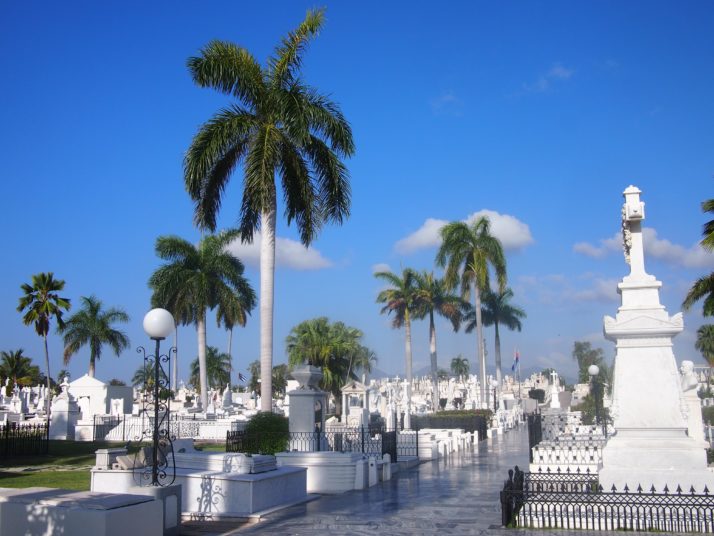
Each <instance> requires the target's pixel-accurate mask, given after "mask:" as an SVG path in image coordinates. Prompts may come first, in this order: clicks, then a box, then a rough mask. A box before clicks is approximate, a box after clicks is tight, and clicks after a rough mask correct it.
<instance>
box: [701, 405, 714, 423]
mask: <svg viewBox="0 0 714 536" xmlns="http://www.w3.org/2000/svg"><path fill="white" fill-rule="evenodd" d="M702 420H703V421H704V422H706V423H709V424H712V423H714V406H707V407H706V408H702Z"/></svg>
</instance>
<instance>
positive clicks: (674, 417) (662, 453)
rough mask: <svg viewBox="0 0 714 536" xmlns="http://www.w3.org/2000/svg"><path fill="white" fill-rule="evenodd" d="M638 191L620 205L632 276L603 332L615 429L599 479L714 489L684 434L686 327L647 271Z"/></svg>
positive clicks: (713, 477) (700, 451) (698, 451)
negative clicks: (680, 340) (680, 345)
mask: <svg viewBox="0 0 714 536" xmlns="http://www.w3.org/2000/svg"><path fill="white" fill-rule="evenodd" d="M640 193H641V192H640V190H639V189H637V188H636V187H634V186H630V187H629V188H627V189H626V190H625V192H624V196H625V204H624V206H623V207H622V228H623V242H624V247H625V259H626V261H627V262H628V263H629V264H630V274H629V275H627V276H625V277H624V278H623V279H622V282H621V283H620V284H619V285H618V292H619V293H620V295H621V298H622V305H621V306H620V307H619V309H618V311H617V316H616V317H615V318H612V317H609V316H606V317H605V318H604V333H605V337H606V338H607V339H608V340H611V341H613V342H614V343H615V345H616V354H615V364H614V385H613V390H612V406H611V414H612V416H613V419H614V427H615V430H616V434H615V436H614V437H612V438H611V439H610V440H609V442H608V444H607V446H606V447H605V448H604V449H603V452H602V463H603V466H602V469H601V470H600V473H599V482H600V484H601V485H602V486H603V487H604V488H605V489H610V488H611V487H612V486H613V485H615V486H616V487H617V488H618V489H622V488H624V486H625V484H627V485H628V486H630V488H631V489H635V488H636V487H637V486H638V485H641V486H642V487H643V488H644V489H650V487H651V486H654V487H655V489H657V490H662V489H663V488H664V486H665V485H667V486H668V488H669V489H670V490H672V491H673V490H675V489H676V488H677V486H678V485H680V486H681V487H682V489H683V490H685V491H686V492H688V491H689V490H690V487H692V486H693V487H694V489H695V490H696V491H697V492H698V493H701V492H702V491H703V489H704V486H708V488H709V490H714V473H710V472H709V471H707V460H706V451H705V450H704V448H702V446H701V445H700V444H699V443H698V442H697V441H696V440H695V439H694V438H692V437H689V436H688V435H687V420H686V418H685V415H684V409H685V408H686V403H685V401H684V396H683V393H682V388H681V385H680V378H679V374H678V373H677V364H676V362H675V359H674V353H673V352H672V338H673V337H674V336H675V335H677V334H678V333H680V332H681V331H682V329H683V320H682V314H681V313H678V314H676V315H674V316H671V317H670V316H669V314H667V311H666V310H665V308H664V306H663V305H662V304H661V303H660V301H659V288H660V287H661V286H662V283H660V282H659V281H657V279H656V278H655V277H654V276H652V275H649V274H647V273H646V272H645V263H644V247H643V241H642V221H643V220H644V217H645V214H644V203H642V202H641V201H640Z"/></svg>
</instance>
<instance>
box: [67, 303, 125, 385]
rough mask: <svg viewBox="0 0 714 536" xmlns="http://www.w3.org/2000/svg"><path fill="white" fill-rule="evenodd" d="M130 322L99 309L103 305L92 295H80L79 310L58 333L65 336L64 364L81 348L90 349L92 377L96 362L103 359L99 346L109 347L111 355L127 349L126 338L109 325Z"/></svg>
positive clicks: (115, 312)
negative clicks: (80, 303)
mask: <svg viewBox="0 0 714 536" xmlns="http://www.w3.org/2000/svg"><path fill="white" fill-rule="evenodd" d="M116 322H123V323H127V322H129V315H128V314H126V312H124V311H123V310H121V309H117V308H114V307H112V308H111V309H109V310H106V311H104V310H102V302H101V301H100V300H98V299H97V298H96V297H95V296H89V297H88V298H87V297H85V296H82V308H81V309H80V310H79V311H77V312H76V313H74V314H73V315H72V316H70V317H69V318H68V319H67V322H66V323H65V324H64V326H62V327H60V328H59V329H58V330H57V331H58V333H59V334H60V335H62V336H63V337H64V364H65V365H69V362H70V360H71V359H72V356H73V355H75V354H76V353H77V352H79V350H80V348H82V347H83V346H89V376H90V378H94V371H95V366H96V361H97V360H98V359H99V358H100V357H101V356H102V346H104V345H105V344H106V345H109V347H110V348H111V349H112V350H113V351H114V354H115V355H116V356H117V357H119V354H120V353H121V352H122V351H123V350H126V349H127V348H129V337H127V336H126V334H125V333H124V332H123V331H119V330H118V329H115V328H114V327H113V326H112V324H114V323H116Z"/></svg>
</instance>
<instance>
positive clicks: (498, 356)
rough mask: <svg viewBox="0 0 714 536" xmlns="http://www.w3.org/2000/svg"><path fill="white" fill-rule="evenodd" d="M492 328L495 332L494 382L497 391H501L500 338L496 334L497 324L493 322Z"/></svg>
mask: <svg viewBox="0 0 714 536" xmlns="http://www.w3.org/2000/svg"><path fill="white" fill-rule="evenodd" d="M493 326H494V328H495V330H496V343H495V344H496V381H497V382H498V389H501V336H500V335H499V334H498V322H494V323H493Z"/></svg>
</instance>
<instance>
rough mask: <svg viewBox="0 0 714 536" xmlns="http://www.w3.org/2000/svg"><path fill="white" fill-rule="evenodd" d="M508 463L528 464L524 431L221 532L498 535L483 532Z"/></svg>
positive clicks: (497, 517) (496, 510)
mask: <svg viewBox="0 0 714 536" xmlns="http://www.w3.org/2000/svg"><path fill="white" fill-rule="evenodd" d="M514 465H518V466H520V467H521V468H525V467H527V466H528V432H527V429H526V428H525V426H523V427H521V428H519V429H517V430H513V431H511V432H509V433H507V434H504V435H502V436H499V437H497V438H494V439H489V440H486V441H482V442H481V443H479V444H478V445H477V446H475V448H474V449H473V450H472V451H467V452H465V453H461V454H456V455H453V456H450V457H449V458H447V459H446V460H443V459H442V460H440V461H433V462H426V463H422V464H420V465H419V466H417V467H415V468H413V469H411V470H405V471H402V472H400V473H398V474H397V475H395V476H394V477H393V478H392V480H390V481H388V482H384V483H380V484H377V485H376V486H373V487H371V488H369V489H367V490H364V491H352V492H348V493H344V494H341V495H331V496H323V497H321V498H320V499H319V500H316V501H313V502H310V503H307V504H303V505H300V506H295V507H292V508H288V509H286V510H282V511H280V512H276V513H275V514H272V515H269V516H266V517H264V518H263V519H262V520H261V522H260V523H258V524H256V525H251V526H250V527H244V528H242V529H241V530H239V531H235V532H232V533H229V534H253V533H256V534H258V533H259V534H276V535H288V534H290V535H308V534H309V535H327V534H329V535H331V536H334V535H337V534H355V535H362V534H369V535H370V536H376V535H377V534H384V535H391V534H410V535H411V534H440V535H442V534H481V533H483V532H484V531H487V532H491V531H497V532H498V533H501V534H503V530H502V529H491V530H490V531H489V527H491V526H499V525H500V522H501V507H500V502H499V492H500V490H501V488H502V487H503V481H504V480H505V479H506V478H507V476H508V469H509V468H513V466H514ZM560 534H561V535H562V534H563V531H560Z"/></svg>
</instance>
